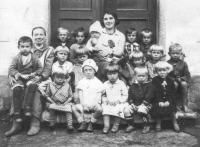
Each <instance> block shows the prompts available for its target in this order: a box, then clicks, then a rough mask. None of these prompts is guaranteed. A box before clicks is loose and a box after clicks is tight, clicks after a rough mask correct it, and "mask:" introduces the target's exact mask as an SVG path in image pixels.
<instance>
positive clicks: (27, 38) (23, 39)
mask: <svg viewBox="0 0 200 147" xmlns="http://www.w3.org/2000/svg"><path fill="white" fill-rule="evenodd" d="M22 42H23V43H25V42H28V43H30V45H31V47H32V46H33V41H32V39H31V38H30V37H28V36H22V37H20V38H19V40H18V47H19V45H20V43H22Z"/></svg>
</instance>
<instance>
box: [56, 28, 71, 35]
mask: <svg viewBox="0 0 200 147" xmlns="http://www.w3.org/2000/svg"><path fill="white" fill-rule="evenodd" d="M61 30H65V31H66V32H67V34H69V30H68V29H66V28H63V27H59V28H57V34H59V33H60V31H61Z"/></svg>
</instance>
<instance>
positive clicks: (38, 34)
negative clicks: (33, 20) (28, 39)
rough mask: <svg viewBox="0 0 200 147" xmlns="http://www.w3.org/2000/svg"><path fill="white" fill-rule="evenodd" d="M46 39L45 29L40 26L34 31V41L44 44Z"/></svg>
mask: <svg viewBox="0 0 200 147" xmlns="http://www.w3.org/2000/svg"><path fill="white" fill-rule="evenodd" d="M45 41H46V36H45V33H44V30H42V29H40V28H38V29H35V30H34V31H33V42H34V43H35V44H43V43H45Z"/></svg>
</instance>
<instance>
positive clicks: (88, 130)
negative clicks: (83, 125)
mask: <svg viewBox="0 0 200 147" xmlns="http://www.w3.org/2000/svg"><path fill="white" fill-rule="evenodd" d="M86 131H87V132H93V131H94V129H93V124H92V123H91V122H89V124H88V127H87V130H86Z"/></svg>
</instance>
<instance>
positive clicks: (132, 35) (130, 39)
mask: <svg viewBox="0 0 200 147" xmlns="http://www.w3.org/2000/svg"><path fill="white" fill-rule="evenodd" d="M136 38H137V32H136V31H133V32H131V33H129V34H127V39H128V42H130V43H133V42H136Z"/></svg>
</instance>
